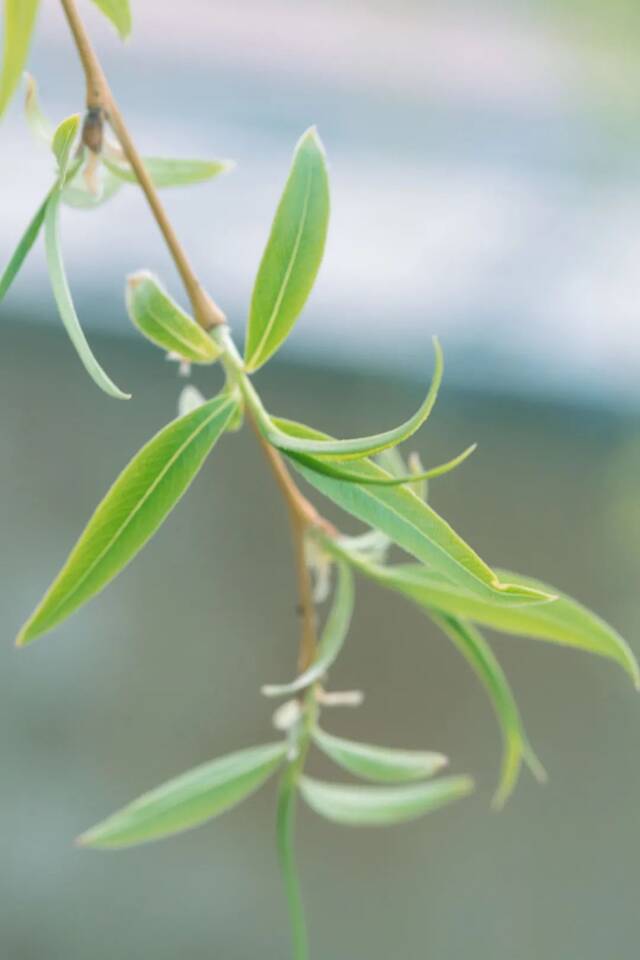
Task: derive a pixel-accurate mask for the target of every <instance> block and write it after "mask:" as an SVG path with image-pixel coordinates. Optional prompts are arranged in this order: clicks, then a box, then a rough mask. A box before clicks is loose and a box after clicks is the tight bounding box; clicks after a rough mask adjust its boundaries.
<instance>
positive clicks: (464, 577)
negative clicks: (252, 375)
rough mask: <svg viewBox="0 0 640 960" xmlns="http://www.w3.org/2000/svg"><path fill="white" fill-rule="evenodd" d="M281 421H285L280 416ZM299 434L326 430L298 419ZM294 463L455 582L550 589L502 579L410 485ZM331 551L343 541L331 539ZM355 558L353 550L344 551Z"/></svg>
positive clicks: (525, 595)
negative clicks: (339, 476)
mask: <svg viewBox="0 0 640 960" xmlns="http://www.w3.org/2000/svg"><path fill="white" fill-rule="evenodd" d="M280 423H283V422H282V421H280ZM287 430H290V431H291V432H292V434H293V432H294V430H295V435H296V436H310V435H311V436H322V434H318V433H317V431H310V430H309V428H306V427H302V426H300V425H299V424H287ZM293 464H294V466H295V467H296V469H297V470H298V472H299V473H301V474H302V476H303V477H304V478H305V479H306V480H308V482H309V483H310V484H311V485H312V486H314V487H315V488H316V489H317V490H319V491H320V492H321V493H324V494H325V496H327V497H328V498H329V499H330V500H333V502H334V503H337V504H338V506H340V507H342V508H343V509H344V510H346V511H347V512H348V513H350V514H351V515H352V516H354V517H357V518H358V519H359V520H362V521H363V522H364V523H366V524H367V525H368V526H370V527H374V528H375V529H376V530H379V531H381V532H382V533H384V534H386V536H388V537H389V539H390V540H392V541H393V542H394V543H396V544H397V545H398V546H400V547H402V548H403V549H404V550H406V551H407V552H408V553H410V554H412V555H413V556H414V557H416V559H418V560H421V561H422V562H423V563H427V564H429V565H430V567H431V568H432V569H434V570H437V571H438V572H439V573H441V574H442V575H443V576H445V577H446V578H447V579H448V580H450V581H451V582H453V583H458V584H460V585H462V586H464V587H466V588H467V589H468V590H469V591H470V592H471V593H473V594H474V595H478V596H480V597H489V598H493V599H495V600H496V602H500V603H505V604H506V603H527V602H541V601H545V600H548V599H549V595H548V594H546V593H541V592H540V591H538V590H533V589H531V588H528V587H527V588H525V587H522V586H513V585H511V584H509V583H508V582H507V583H503V582H502V581H501V580H499V579H498V577H497V576H496V574H495V573H494V572H493V570H492V569H491V568H490V567H489V566H487V564H486V563H484V561H483V560H481V559H480V557H479V556H478V555H477V553H475V552H474V551H473V550H472V549H471V547H470V546H468V544H466V543H465V541H464V540H463V539H462V538H461V537H460V536H458V534H457V533H456V532H455V531H454V530H453V529H452V528H451V527H450V526H449V524H448V523H447V522H446V521H445V520H443V518H442V517H440V516H439V515H438V514H437V513H436V512H435V510H433V509H432V508H431V507H430V506H428V504H426V503H424V502H423V501H422V500H420V499H419V498H418V497H417V496H416V495H415V494H414V493H413V492H412V491H411V490H408V489H406V488H405V487H380V486H371V485H368V484H367V485H364V484H359V483H345V482H344V481H342V480H335V479H334V478H333V477H327V476H324V475H322V474H319V473H316V472H315V471H313V470H309V469H308V468H307V467H303V466H302V464H300V463H297V462H296V461H293ZM358 471H359V472H361V473H365V474H366V475H367V476H369V477H374V478H375V477H386V476H388V474H386V473H385V471H384V470H381V469H380V467H378V466H376V465H375V464H373V463H370V462H369V461H362V462H361V463H359V464H358ZM326 546H327V548H328V549H329V550H330V552H335V551H336V550H338V551H339V549H340V548H339V544H338V545H337V544H335V543H333V542H331V541H328V542H327V544H326ZM341 555H342V556H344V557H345V559H349V560H351V559H352V558H351V557H350V555H349V553H348V551H347V552H346V553H343V554H341Z"/></svg>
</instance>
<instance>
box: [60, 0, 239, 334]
mask: <svg viewBox="0 0 640 960" xmlns="http://www.w3.org/2000/svg"><path fill="white" fill-rule="evenodd" d="M60 3H61V4H62V9H63V10H64V13H65V15H66V18H67V22H68V24H69V29H70V30H71V34H72V36H73V39H74V42H75V45H76V49H77V51H78V56H79V57H80V61H81V63H82V68H83V70H84V74H85V79H86V83H87V108H88V109H90V110H102V111H103V112H104V114H105V116H106V117H107V119H108V120H109V122H110V124H111V126H112V127H113V130H114V132H115V134H116V136H117V138H118V140H119V141H120V145H121V147H122V149H123V151H124V155H125V157H126V159H127V161H128V163H129V164H130V165H131V168H132V169H133V171H134V173H135V174H136V177H137V178H138V181H139V183H140V186H141V188H142V191H143V193H144V195H145V197H146V198H147V202H148V204H149V206H150V207H151V212H152V213H153V216H154V218H155V221H156V223H157V224H158V227H159V229H160V232H161V233H162V235H163V237H164V239H165V243H166V244H167V247H168V248H169V252H170V254H171V257H172V259H173V262H174V263H175V265H176V269H177V270H178V273H179V274H180V277H181V278H182V283H183V284H184V288H185V291H186V293H187V296H188V297H189V300H190V302H191V306H192V309H193V313H194V316H195V318H196V320H197V321H198V323H199V324H200V326H202V327H204V329H205V330H211V329H213V327H217V326H220V325H221V324H223V323H225V319H226V318H225V315H224V313H223V312H222V310H221V309H220V308H219V307H218V305H217V304H216V303H215V302H214V301H213V300H212V298H211V297H210V296H209V294H208V293H207V292H206V291H205V290H204V288H203V287H202V285H201V283H200V281H199V280H198V278H197V276H196V274H195V271H194V270H193V267H192V266H191V263H190V262H189V259H188V257H187V254H186V252H185V250H184V248H183V246H182V244H181V243H180V241H179V239H178V236H177V234H176V232H175V230H174V228H173V225H172V224H171V222H170V220H169V218H168V216H167V214H166V211H165V209H164V206H163V205H162V202H161V201H160V197H159V196H158V192H157V190H156V188H155V186H154V185H153V182H152V180H151V177H150V176H149V174H148V173H147V170H146V168H145V165H144V163H143V161H142V158H141V156H140V154H139V153H138V150H137V148H136V145H135V143H134V142H133V139H132V137H131V135H130V133H129V130H128V128H127V125H126V123H125V121H124V118H123V116H122V113H121V112H120V108H119V107H118V104H117V102H116V100H115V97H114V96H113V93H112V92H111V89H110V87H109V83H108V81H107V78H106V76H105V74H104V71H103V69H102V66H101V64H100V61H99V60H98V57H97V55H96V52H95V50H94V49H93V46H92V44H91V41H90V40H89V36H88V34H87V31H86V30H85V27H84V24H83V22H82V20H81V18H80V14H79V13H78V9H77V7H76V2H75V0H60Z"/></svg>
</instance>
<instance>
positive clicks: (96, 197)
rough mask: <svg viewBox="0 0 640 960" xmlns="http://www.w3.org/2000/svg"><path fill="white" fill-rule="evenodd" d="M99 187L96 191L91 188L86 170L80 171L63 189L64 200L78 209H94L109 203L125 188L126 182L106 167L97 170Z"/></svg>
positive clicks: (69, 205)
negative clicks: (85, 175) (86, 176)
mask: <svg viewBox="0 0 640 960" xmlns="http://www.w3.org/2000/svg"><path fill="white" fill-rule="evenodd" d="M97 178H98V184H99V189H98V192H97V193H95V192H93V191H92V190H90V189H89V187H88V185H87V182H86V180H85V177H84V170H83V169H81V168H80V169H78V172H77V173H76V174H75V175H74V176H73V177H72V178H71V179H70V180H69V181H68V182H67V184H66V186H65V187H64V189H63V191H62V202H63V203H64V204H66V206H68V207H73V208H74V209H76V210H94V209H95V208H96V207H101V206H102V204H103V203H107V202H108V201H109V200H111V198H112V197H115V195H116V194H117V193H119V192H120V190H121V189H122V188H123V186H124V183H123V182H122V180H118V178H117V177H114V176H113V174H112V173H111V172H110V171H109V170H106V169H104V168H101V169H99V170H98V171H97Z"/></svg>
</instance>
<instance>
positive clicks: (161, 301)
mask: <svg viewBox="0 0 640 960" xmlns="http://www.w3.org/2000/svg"><path fill="white" fill-rule="evenodd" d="M127 309H128V311H129V317H130V318H131V321H132V323H133V324H134V325H135V326H136V327H137V328H138V329H139V330H140V331H141V332H142V333H143V334H144V335H145V337H147V338H148V339H149V340H151V342H152V343H155V345H156V346H158V347H161V348H162V349H163V350H167V351H169V352H170V353H171V352H173V353H176V354H178V356H180V357H183V358H184V359H185V360H189V361H190V362H191V363H213V361H214V360H217V358H218V357H219V356H220V354H221V353H222V351H221V349H220V347H219V346H218V345H217V344H216V343H215V341H214V340H213V339H212V337H210V336H209V335H208V334H207V333H205V331H204V330H203V329H202V327H199V326H198V324H197V323H196V322H195V320H193V319H192V318H191V317H190V316H189V315H188V314H187V313H185V312H184V310H182V309H181V308H180V307H179V306H178V304H177V303H176V302H175V301H174V300H172V299H171V297H170V296H169V294H168V293H167V292H166V290H164V289H163V287H162V286H161V284H160V282H159V280H158V279H157V277H154V276H153V274H151V273H149V272H148V271H146V270H141V271H140V272H139V273H135V274H133V276H131V277H129V280H128V283H127Z"/></svg>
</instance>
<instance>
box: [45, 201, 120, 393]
mask: <svg viewBox="0 0 640 960" xmlns="http://www.w3.org/2000/svg"><path fill="white" fill-rule="evenodd" d="M61 197H62V193H61V191H60V190H59V189H57V190H54V192H53V193H52V195H51V196H50V198H49V201H48V203H47V206H46V211H45V218H44V242H45V251H46V256H47V267H48V270H49V280H50V281H51V289H52V290H53V296H54V298H55V301H56V304H57V307H58V311H59V313H60V317H61V319H62V322H63V324H64V326H65V328H66V330H67V333H68V334H69V339H70V340H71V342H72V344H73V345H74V347H75V348H76V351H77V353H78V356H79V357H80V360H81V361H82V363H83V365H84V368H85V370H86V371H87V373H88V374H89V376H90V377H91V379H92V380H93V381H94V383H96V384H97V385H98V386H99V387H100V389H101V390H104V392H105V393H106V394H108V395H109V396H110V397H115V398H117V399H119V400H127V399H128V398H129V396H130V394H128V393H123V392H122V390H120V388H119V387H117V386H116V385H115V383H114V382H113V380H111V379H110V377H108V376H107V374H106V373H105V372H104V370H103V369H102V367H101V366H100V364H99V363H98V361H97V360H96V358H95V357H94V355H93V353H92V351H91V347H90V346H89V343H88V341H87V338H86V337H85V335H84V331H83V330H82V327H81V326H80V321H79V319H78V315H77V313H76V309H75V307H74V305H73V299H72V297H71V290H70V289H69V283H68V281H67V275H66V271H65V268H64V261H63V259H62V249H61V246H60V227H59V218H60V200H61Z"/></svg>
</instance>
